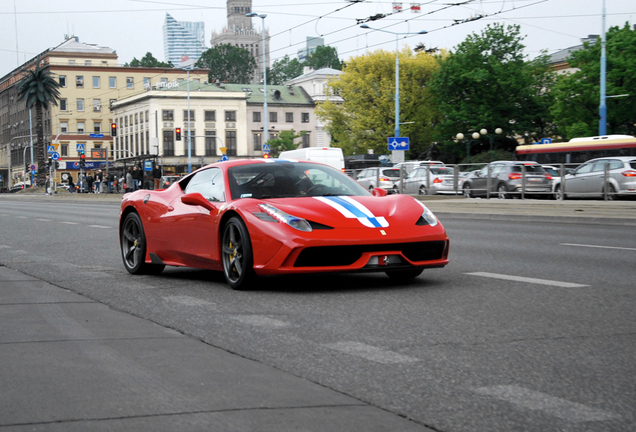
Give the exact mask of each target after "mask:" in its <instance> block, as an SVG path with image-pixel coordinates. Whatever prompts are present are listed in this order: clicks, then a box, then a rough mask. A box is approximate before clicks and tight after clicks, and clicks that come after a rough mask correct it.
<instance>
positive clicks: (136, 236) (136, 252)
mask: <svg viewBox="0 0 636 432" xmlns="http://www.w3.org/2000/svg"><path fill="white" fill-rule="evenodd" d="M120 245H121V257H122V259H123V261H124V267H126V270H128V272H129V273H131V274H159V273H161V272H162V271H163V269H164V268H165V265H161V264H148V263H146V262H145V259H146V235H145V234H144V227H143V224H142V223H141V218H140V217H139V215H138V214H137V213H135V212H131V213H128V214H127V215H126V218H125V219H124V223H123V224H122V226H121V233H120Z"/></svg>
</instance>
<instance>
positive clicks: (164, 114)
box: [161, 110, 174, 121]
mask: <svg viewBox="0 0 636 432" xmlns="http://www.w3.org/2000/svg"><path fill="white" fill-rule="evenodd" d="M161 118H162V119H163V121H174V111H173V110H163V111H161Z"/></svg>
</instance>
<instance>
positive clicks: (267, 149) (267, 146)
mask: <svg viewBox="0 0 636 432" xmlns="http://www.w3.org/2000/svg"><path fill="white" fill-rule="evenodd" d="M270 150H271V149H270V147H269V144H263V151H264V152H265V151H266V152H268V151H270Z"/></svg>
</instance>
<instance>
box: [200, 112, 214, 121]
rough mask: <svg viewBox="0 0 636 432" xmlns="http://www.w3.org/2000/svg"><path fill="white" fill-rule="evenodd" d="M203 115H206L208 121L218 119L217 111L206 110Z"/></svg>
mask: <svg viewBox="0 0 636 432" xmlns="http://www.w3.org/2000/svg"><path fill="white" fill-rule="evenodd" d="M203 115H204V116H205V121H206V122H213V121H216V111H204V112H203Z"/></svg>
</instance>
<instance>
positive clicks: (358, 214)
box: [314, 196, 389, 228]
mask: <svg viewBox="0 0 636 432" xmlns="http://www.w3.org/2000/svg"><path fill="white" fill-rule="evenodd" d="M314 198H315V199H317V200H318V201H322V202H323V203H325V204H327V205H329V206H331V207H333V208H335V209H336V210H338V211H339V212H340V214H342V215H343V216H344V217H346V218H347V219H358V220H359V221H360V223H362V225H364V226H366V227H368V228H386V227H388V226H389V223H388V222H387V221H386V219H384V218H383V217H382V216H375V215H374V214H373V213H371V211H370V210H369V209H368V208H366V207H365V206H363V205H362V204H360V203H359V202H357V201H356V200H354V199H352V198H351V197H348V196H330V197H314Z"/></svg>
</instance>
